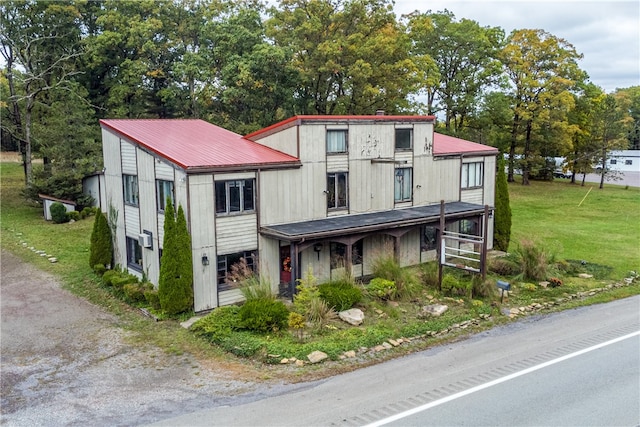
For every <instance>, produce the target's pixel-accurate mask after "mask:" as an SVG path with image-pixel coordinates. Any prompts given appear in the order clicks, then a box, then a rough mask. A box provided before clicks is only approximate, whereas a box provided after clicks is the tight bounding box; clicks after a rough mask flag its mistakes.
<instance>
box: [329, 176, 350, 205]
mask: <svg viewBox="0 0 640 427" xmlns="http://www.w3.org/2000/svg"><path fill="white" fill-rule="evenodd" d="M347 194H348V184H347V173H346V172H338V173H330V174H328V175H327V208H328V209H344V208H346V207H347Z"/></svg>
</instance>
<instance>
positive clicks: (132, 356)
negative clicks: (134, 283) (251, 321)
mask: <svg viewBox="0 0 640 427" xmlns="http://www.w3.org/2000/svg"><path fill="white" fill-rule="evenodd" d="M1 267H2V268H1V272H2V278H1V282H0V292H1V304H2V306H1V308H2V313H1V317H2V327H1V337H2V340H1V343H0V345H1V348H0V350H1V355H0V363H1V368H2V369H1V372H0V380H1V391H2V393H1V394H2V400H1V403H2V423H3V424H5V423H6V424H8V425H30V426H35V425H47V426H52V425H87V424H89V425H138V424H146V423H150V422H153V421H157V420H161V419H164V418H167V417H170V416H176V415H177V414H182V413H184V412H192V411H195V410H198V409H200V408H205V407H212V406H217V405H221V404H228V403H229V402H231V401H233V400H237V399H240V400H244V399H248V400H252V396H259V395H263V394H264V393H265V392H266V391H269V393H271V392H274V391H275V390H274V389H278V388H279V387H281V385H280V384H279V383H277V382H274V381H272V382H271V383H270V384H266V383H262V382H257V381H251V380H247V379H246V376H242V377H243V378H245V379H238V378H237V377H236V376H235V375H234V373H233V372H229V371H227V370H225V369H223V368H221V367H220V366H217V365H215V364H212V363H206V364H203V363H200V362H199V361H198V360H196V359H195V358H194V357H193V356H192V355H188V354H183V355H175V354H167V353H165V352H163V351H161V350H159V349H158V348H156V347H153V346H145V345H144V344H143V345H135V346H132V345H130V344H128V342H127V339H126V338H127V332H126V331H125V330H123V329H122V328H121V327H120V325H119V320H118V318H117V317H116V316H113V315H111V314H109V313H107V312H105V311H104V310H102V309H101V308H99V307H97V306H94V305H92V304H90V303H88V302H87V301H85V300H82V299H80V298H78V297H76V296H74V295H72V294H71V293H69V292H67V291H65V290H63V289H61V287H60V285H59V284H58V283H57V282H56V280H55V278H54V277H52V276H50V275H48V274H46V273H44V272H42V271H40V270H38V269H36V268H34V267H33V266H31V265H29V264H25V263H24V262H22V261H21V260H19V259H18V258H16V257H15V256H14V255H12V254H10V253H8V252H6V251H2V258H1Z"/></svg>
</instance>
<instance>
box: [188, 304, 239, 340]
mask: <svg viewBox="0 0 640 427" xmlns="http://www.w3.org/2000/svg"><path fill="white" fill-rule="evenodd" d="M239 312H240V307H238V306H237V305H228V306H224V307H218V308H216V309H215V310H213V311H212V312H211V313H209V314H208V315H207V316H205V317H203V318H202V319H200V320H198V321H197V322H195V323H194V324H193V325H192V326H191V328H190V330H191V331H192V332H194V333H195V334H196V335H198V336H201V337H206V338H207V339H209V340H210V341H212V342H214V343H220V341H221V340H222V338H224V337H228V336H229V335H231V333H232V332H234V331H236V330H238V329H240V326H241V325H240V316H239Z"/></svg>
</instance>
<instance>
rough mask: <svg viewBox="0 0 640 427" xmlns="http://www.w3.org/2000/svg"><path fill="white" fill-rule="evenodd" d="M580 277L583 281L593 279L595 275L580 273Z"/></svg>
mask: <svg viewBox="0 0 640 427" xmlns="http://www.w3.org/2000/svg"><path fill="white" fill-rule="evenodd" d="M578 277H579V278H581V279H592V278H593V274H587V273H580V274H578Z"/></svg>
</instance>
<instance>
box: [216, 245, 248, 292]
mask: <svg viewBox="0 0 640 427" xmlns="http://www.w3.org/2000/svg"><path fill="white" fill-rule="evenodd" d="M255 258H256V255H255V252H254V251H243V252H237V253H235V254H228V255H218V291H228V290H230V289H233V286H234V282H233V281H231V280H227V275H228V273H230V272H231V267H232V266H233V265H234V264H238V263H239V262H240V261H241V260H242V259H244V261H245V262H246V263H247V267H248V268H249V269H250V270H251V271H255Z"/></svg>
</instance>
